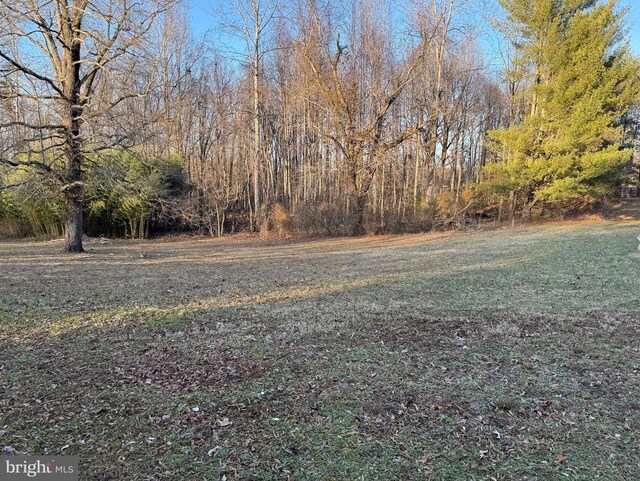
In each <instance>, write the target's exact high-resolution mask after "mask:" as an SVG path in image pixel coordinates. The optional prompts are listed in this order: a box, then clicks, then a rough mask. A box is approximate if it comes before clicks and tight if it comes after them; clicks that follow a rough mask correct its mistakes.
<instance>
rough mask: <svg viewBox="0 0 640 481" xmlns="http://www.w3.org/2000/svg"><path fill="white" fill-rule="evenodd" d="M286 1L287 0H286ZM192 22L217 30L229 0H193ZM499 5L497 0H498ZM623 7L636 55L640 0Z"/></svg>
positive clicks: (639, 40) (639, 46)
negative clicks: (220, 12)
mask: <svg viewBox="0 0 640 481" xmlns="http://www.w3.org/2000/svg"><path fill="white" fill-rule="evenodd" d="M187 1H189V0H187ZM284 1H285V2H286V1H287V0H284ZM191 2H192V3H191V4H192V7H191V9H190V10H191V12H190V13H191V22H192V26H193V28H194V30H195V31H196V32H198V33H201V32H204V31H207V30H209V31H215V30H217V28H216V23H217V22H216V19H215V16H214V15H212V14H211V12H212V11H213V10H214V9H215V8H221V9H224V7H225V5H228V1H225V0H191ZM495 3H496V5H497V0H496V2H495ZM619 4H620V6H621V7H625V8H628V9H629V13H628V17H627V18H628V22H629V25H628V27H629V34H630V39H631V48H632V50H633V52H634V53H635V54H636V55H640V0H619ZM478 21H479V22H483V19H481V18H479V19H478ZM486 54H487V55H489V56H490V55H491V52H486Z"/></svg>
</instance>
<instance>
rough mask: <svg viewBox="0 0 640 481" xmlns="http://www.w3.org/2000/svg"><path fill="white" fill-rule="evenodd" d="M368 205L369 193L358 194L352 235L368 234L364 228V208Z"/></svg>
mask: <svg viewBox="0 0 640 481" xmlns="http://www.w3.org/2000/svg"><path fill="white" fill-rule="evenodd" d="M366 205H367V194H366V193H365V194H358V196H357V197H356V219H355V222H354V224H353V229H352V231H351V235H353V236H354V237H357V236H363V235H365V234H366V232H365V230H364V208H365V206H366Z"/></svg>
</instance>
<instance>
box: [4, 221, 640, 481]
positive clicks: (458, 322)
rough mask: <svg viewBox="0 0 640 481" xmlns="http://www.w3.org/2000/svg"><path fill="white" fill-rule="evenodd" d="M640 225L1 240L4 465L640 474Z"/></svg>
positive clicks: (546, 480) (159, 471)
mask: <svg viewBox="0 0 640 481" xmlns="http://www.w3.org/2000/svg"><path fill="white" fill-rule="evenodd" d="M639 233H640V223H638V222H632V221H628V222H620V221H616V222H613V221H598V222H595V221H594V222H582V223H562V224H547V225H541V226H529V227H520V228H517V229H514V230H497V231H491V232H489V231H487V232H485V231H478V232H471V233H469V232H467V233H455V234H433V235H412V236H400V237H375V238H362V239H328V240H315V241H272V242H267V241H258V240H246V239H245V240H234V239H230V240H221V241H218V240H202V241H198V240H188V241H179V242H178V241H175V242H158V241H150V242H123V241H109V242H106V243H101V242H99V241H93V242H91V243H89V244H88V245H87V247H88V248H89V249H90V251H89V253H88V254H86V255H81V256H76V257H69V256H66V255H62V254H59V250H60V248H61V245H60V244H59V243H55V242H52V243H25V242H21V243H13V244H10V243H4V244H0V278H1V280H2V281H1V284H0V353H1V358H0V449H3V448H4V450H5V452H14V450H15V452H16V453H25V454H43V453H48V454H67V455H77V456H79V457H80V460H81V476H80V479H82V480H99V481H107V480H126V481H130V480H167V481H169V480H171V481H173V480H227V481H230V480H322V481H329V480H339V481H343V480H353V481H356V480H385V481H386V480H456V481H459V480H543V481H550V480H556V479H558V480H565V479H571V480H585V481H586V480H603V481H615V480H621V481H622V480H624V481H630V480H634V479H640V352H639V349H640V323H639V322H640V256H639V255H638V254H637V253H636V247H637V244H638V242H637V241H636V238H635V237H636V235H637V234H639Z"/></svg>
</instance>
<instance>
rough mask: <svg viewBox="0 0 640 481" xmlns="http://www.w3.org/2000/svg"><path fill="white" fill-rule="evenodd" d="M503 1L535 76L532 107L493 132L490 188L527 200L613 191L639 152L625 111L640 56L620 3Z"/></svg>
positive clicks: (634, 93)
mask: <svg viewBox="0 0 640 481" xmlns="http://www.w3.org/2000/svg"><path fill="white" fill-rule="evenodd" d="M501 4H502V6H503V7H504V8H505V9H506V10H507V12H508V17H507V22H508V24H509V25H510V27H511V29H510V32H509V33H510V35H511V37H512V39H513V42H514V45H515V47H516V50H517V51H518V52H519V58H520V59H521V63H520V65H519V67H520V68H521V69H522V70H523V71H524V72H525V74H526V75H527V78H528V79H529V80H530V82H529V86H528V88H527V91H526V92H525V94H526V95H527V96H528V97H527V98H528V100H529V102H528V103H529V106H530V110H529V111H527V112H525V113H523V115H522V118H521V119H520V120H519V121H516V122H514V123H513V125H511V126H510V127H508V128H505V129H501V130H495V131H492V132H490V137H491V139H492V140H493V145H492V146H493V149H494V150H495V151H496V153H497V154H498V155H499V157H500V159H501V162H499V163H495V164H491V165H490V166H488V167H487V169H486V173H487V174H488V177H489V179H490V180H489V181H488V183H489V185H490V187H491V188H492V189H493V190H494V192H496V193H498V194H501V195H505V196H506V195H511V196H514V195H515V196H518V197H519V198H520V199H521V200H522V201H523V202H525V203H527V204H528V205H529V206H530V205H532V204H534V203H536V202H538V201H543V202H549V203H558V202H572V203H574V204H575V203H590V202H593V201H595V200H598V199H601V198H602V197H603V196H606V195H609V194H611V193H612V192H613V191H614V190H615V188H616V181H617V179H618V178H619V175H620V172H621V171H622V169H623V168H624V167H625V166H627V165H628V164H629V162H630V159H631V154H632V152H631V151H630V149H628V148H625V144H624V139H623V133H622V126H621V122H620V119H621V118H622V117H623V116H624V115H625V114H626V113H627V112H628V111H629V109H630V108H631V107H632V105H633V104H634V103H635V102H637V100H638V98H639V97H640V63H639V62H638V59H637V58H634V57H632V56H631V54H630V53H629V49H628V46H627V44H626V43H625V42H624V41H623V28H622V25H623V14H622V13H619V11H618V8H617V2H616V1H615V0H610V1H608V2H600V1H585V0H582V1H580V0H537V1H530V0H526V1H524V0H502V1H501Z"/></svg>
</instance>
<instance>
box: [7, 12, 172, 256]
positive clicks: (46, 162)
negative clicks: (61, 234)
mask: <svg viewBox="0 0 640 481" xmlns="http://www.w3.org/2000/svg"><path fill="white" fill-rule="evenodd" d="M163 9H164V7H163V5H161V4H158V3H154V2H136V1H134V0H78V1H71V0H15V1H14V0H11V1H9V0H0V16H1V17H2V20H1V22H2V24H1V26H0V61H1V62H2V64H1V65H2V72H3V75H4V76H5V78H12V77H13V78H16V79H18V82H17V83H18V85H19V86H18V88H16V89H14V90H13V91H12V92H10V93H8V94H5V95H3V97H2V100H3V101H16V100H18V99H20V100H22V101H24V102H25V104H28V105H29V110H30V111H31V112H32V113H36V114H37V115H31V117H32V118H29V119H28V120H26V119H25V120H23V119H17V118H15V119H13V120H12V121H10V122H7V123H3V124H2V125H0V129H7V128H12V127H15V126H20V127H22V128H24V129H26V132H29V133H28V134H26V136H25V137H24V138H22V139H19V141H18V142H15V143H14V144H13V146H12V148H11V149H5V151H4V155H3V156H2V157H1V158H0V161H1V162H2V163H4V164H8V165H10V166H12V167H17V168H34V169H38V170H40V171H41V172H42V173H44V174H46V175H49V176H52V177H54V178H55V179H57V180H58V181H59V182H60V184H61V192H62V194H63V196H64V199H65V203H66V207H67V220H66V225H65V246H64V249H65V251H67V252H82V251H83V247H82V233H83V182H82V178H83V166H84V164H85V162H86V158H87V156H86V153H87V150H94V151H95V150H96V149H100V148H107V147H109V146H110V145H89V144H88V142H86V139H85V137H84V136H83V131H84V127H85V125H86V124H87V123H89V122H97V121H98V120H99V118H100V117H101V116H102V115H104V114H105V113H107V112H109V110H110V109H112V108H114V107H115V106H116V105H118V104H119V103H121V102H122V101H123V100H124V99H126V98H128V97H130V96H132V95H137V94H138V93H139V92H135V91H133V92H132V91H127V92H118V91H112V95H111V96H110V97H109V98H106V99H101V100H98V99H97V98H96V97H95V96H96V91H97V84H98V81H99V77H100V76H110V75H112V74H113V71H112V70H113V69H114V68H115V66H116V65H117V64H118V60H119V59H120V58H122V57H124V56H127V55H129V54H133V53H134V52H136V51H138V52H139V50H138V49H139V47H140V44H141V41H142V39H143V37H144V35H145V34H146V33H147V32H148V30H149V28H150V27H151V25H152V23H153V21H154V20H155V18H156V17H157V16H158V15H159V14H160V12H161V11H162V10H163ZM45 119H46V120H45ZM120 140H121V139H119V138H113V139H111V141H112V142H113V143H117V142H118V141H120Z"/></svg>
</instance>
